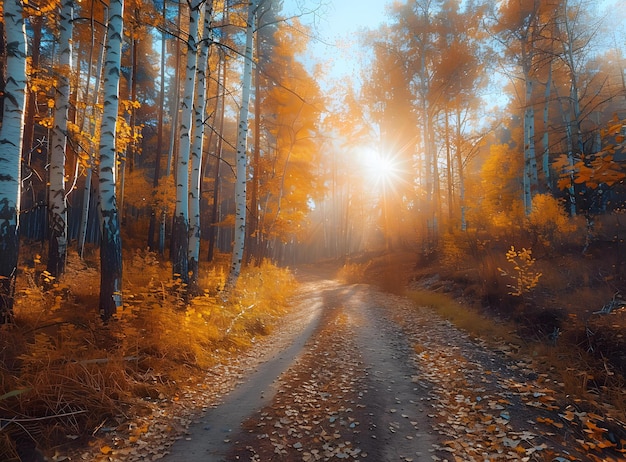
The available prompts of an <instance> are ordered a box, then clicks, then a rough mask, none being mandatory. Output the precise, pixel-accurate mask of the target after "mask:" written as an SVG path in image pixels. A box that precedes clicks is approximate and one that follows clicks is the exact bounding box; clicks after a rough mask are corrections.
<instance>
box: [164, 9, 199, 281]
mask: <svg viewBox="0 0 626 462" xmlns="http://www.w3.org/2000/svg"><path fill="white" fill-rule="evenodd" d="M201 5H202V1H198V0H195V1H194V2H192V3H190V4H189V37H188V39H187V64H186V69H185V81H184V89H183V99H182V101H181V119H180V146H179V150H178V158H177V162H176V209H175V211H174V228H173V229H172V240H173V242H172V255H171V258H172V270H173V273H174V277H176V278H180V279H181V280H182V282H183V283H185V284H187V283H188V282H189V265H188V260H187V258H188V253H189V159H190V152H191V129H192V124H193V101H194V91H195V79H196V69H197V67H196V66H197V51H198V42H197V40H198V22H199V20H200V6H201Z"/></svg>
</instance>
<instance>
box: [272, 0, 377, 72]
mask: <svg viewBox="0 0 626 462" xmlns="http://www.w3.org/2000/svg"><path fill="white" fill-rule="evenodd" d="M320 3H321V5H320ZM388 3H389V2H388V1H385V0H285V2H284V7H283V10H284V12H285V14H286V15H290V14H298V12H301V11H313V10H315V13H310V14H305V15H303V16H302V17H301V21H302V22H303V23H304V24H307V25H309V26H312V27H313V29H314V35H315V36H316V37H318V38H319V40H316V39H313V40H312V41H311V43H310V45H309V50H310V52H311V54H312V56H311V59H312V60H315V61H317V60H320V61H325V62H326V63H327V66H328V68H327V69H326V70H327V75H328V79H329V80H330V81H329V82H328V83H331V84H332V80H333V79H340V78H342V77H343V76H346V75H354V74H355V73H357V72H359V62H358V59H356V57H357V56H358V55H359V50H358V41H357V37H356V34H355V33H356V32H358V31H359V30H362V29H375V28H377V27H378V26H379V25H380V24H381V23H382V22H384V20H385V7H386V5H387V4H388Z"/></svg>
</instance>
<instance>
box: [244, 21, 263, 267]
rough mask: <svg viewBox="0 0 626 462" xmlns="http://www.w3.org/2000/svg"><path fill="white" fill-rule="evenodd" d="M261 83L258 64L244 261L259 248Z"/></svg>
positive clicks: (255, 83) (255, 79) (259, 46)
mask: <svg viewBox="0 0 626 462" xmlns="http://www.w3.org/2000/svg"><path fill="white" fill-rule="evenodd" d="M258 27H259V21H258V18H257V28H258ZM255 47H256V54H257V56H260V53H261V41H260V40H258V38H257V40H256V41H255ZM260 85H261V70H260V68H259V66H256V67H255V69H254V86H255V89H256V97H255V100H254V133H253V136H254V142H253V149H254V151H253V156H252V172H251V173H252V176H251V178H250V180H251V188H250V220H249V223H248V225H247V226H246V228H247V230H246V234H247V254H248V255H247V258H246V261H247V262H250V261H251V260H252V258H257V259H259V258H260V255H258V249H259V238H260V234H261V233H260V230H259V179H260V172H259V164H260V159H261V101H259V98H260V93H259V88H260Z"/></svg>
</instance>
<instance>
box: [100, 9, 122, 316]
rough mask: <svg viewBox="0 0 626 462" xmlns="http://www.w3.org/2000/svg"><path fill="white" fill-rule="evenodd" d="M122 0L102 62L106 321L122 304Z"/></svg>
mask: <svg viewBox="0 0 626 462" xmlns="http://www.w3.org/2000/svg"><path fill="white" fill-rule="evenodd" d="M123 12H124V1H123V0H111V2H110V5H109V27H108V30H107V45H106V59H105V62H104V84H103V86H104V107H103V113H102V127H101V130H100V132H101V135H100V149H99V150H100V163H99V191H98V192H99V196H98V200H99V209H100V227H101V231H102V233H101V241H100V315H101V317H102V319H103V320H104V321H108V320H109V319H110V318H111V317H112V316H113V315H114V314H115V312H116V311H117V308H118V307H119V306H121V304H122V238H121V235H120V219H119V211H118V208H117V197H116V192H115V186H116V184H115V171H116V160H117V158H116V156H117V152H116V140H117V136H116V124H117V116H118V109H119V83H120V69H121V50H122V29H123V25H124V23H123Z"/></svg>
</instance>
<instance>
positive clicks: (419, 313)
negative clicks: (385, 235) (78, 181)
mask: <svg viewBox="0 0 626 462" xmlns="http://www.w3.org/2000/svg"><path fill="white" fill-rule="evenodd" d="M296 306H297V309H296V310H295V311H294V314H293V315H292V317H291V318H290V321H289V322H287V323H286V324H285V325H284V326H283V328H282V330H281V331H280V332H279V333H278V334H277V335H276V336H275V338H277V339H279V341H278V342H275V343H273V344H271V346H270V347H269V348H268V347H267V346H266V347H265V348H266V349H267V352H266V353H265V354H264V355H261V356H260V357H259V359H258V360H257V361H256V362H255V361H253V362H251V363H249V365H248V367H249V369H250V370H249V371H244V372H243V373H240V376H239V377H240V382H241V385H239V386H238V387H237V388H236V389H235V390H234V391H233V392H232V393H231V394H229V395H227V396H226V397H225V398H224V399H223V401H222V402H221V404H219V405H217V406H215V407H212V408H208V409H205V412H204V413H203V415H202V417H201V418H200V419H198V420H196V421H195V422H194V423H193V424H191V425H190V426H189V428H188V429H187V431H186V432H185V433H184V435H183V437H182V438H180V439H179V440H178V441H177V442H176V443H175V444H173V445H172V446H171V447H170V446H169V444H166V445H165V446H166V447H167V449H165V450H164V451H155V453H153V454H152V455H151V456H150V457H151V458H141V459H133V460H156V459H159V458H160V457H161V456H163V455H165V458H164V459H161V460H165V461H168V462H183V461H184V462H196V461H210V462H213V461H215V462H217V461H237V460H245V461H261V462H266V461H304V462H308V461H318V460H339V459H347V460H369V461H376V462H382V461H422V460H428V461H431V460H463V461H472V460H475V461H484V460H490V461H495V460H502V461H504V460H521V461H533V460H537V461H538V460H550V461H558V462H561V461H566V460H621V459H619V458H618V457H616V458H615V459H613V458H611V457H606V454H605V456H603V458H602V459H593V458H592V457H591V456H590V454H587V453H586V451H587V449H588V448H585V447H584V446H581V441H583V442H588V443H589V442H591V441H592V440H593V441H595V442H596V443H598V441H599V440H600V439H602V438H604V441H606V430H604V429H600V430H598V432H597V433H596V432H595V430H592V429H594V428H599V427H597V426H596V425H597V424H598V422H597V421H594V420H593V419H595V418H596V417H597V416H596V417H594V416H593V414H592V413H589V414H588V413H587V412H585V411H583V410H581V409H576V408H571V407H563V405H559V404H558V403H557V399H556V398H555V390H556V389H558V388H559V387H561V386H562V384H559V383H556V382H554V381H552V380H551V379H550V378H549V377H547V376H546V375H543V374H537V373H536V372H534V371H533V370H532V369H531V368H530V367H529V364H527V363H526V362H525V361H523V360H519V359H516V360H513V359H512V358H510V357H509V355H508V352H507V351H506V348H504V350H505V351H499V352H493V351H490V350H489V349H487V348H485V347H483V346H482V345H481V344H480V343H477V342H475V341H472V340H470V339H469V338H467V337H466V336H465V335H464V334H463V333H461V332H459V331H458V330H457V329H455V328H454V327H453V326H451V325H450V324H449V323H448V322H446V321H444V320H442V319H440V318H439V317H437V316H436V315H435V314H434V313H433V312H432V311H430V310H429V309H427V308H416V307H415V306H414V305H413V304H412V303H411V302H409V301H408V300H406V299H404V298H402V297H397V296H393V295H389V294H383V293H380V292H378V291H376V290H375V289H373V288H371V287H369V286H366V285H342V284H339V283H337V282H335V281H331V280H314V281H308V282H306V283H305V284H304V285H303V291H302V293H301V295H300V297H299V299H298V300H297V301H296ZM589 423H591V425H590V424H589ZM583 430H584V431H583ZM594 438H595V439H594ZM615 454H617V453H615ZM618 455H619V454H618ZM587 456H589V457H587ZM129 460H130V459H129Z"/></svg>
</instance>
